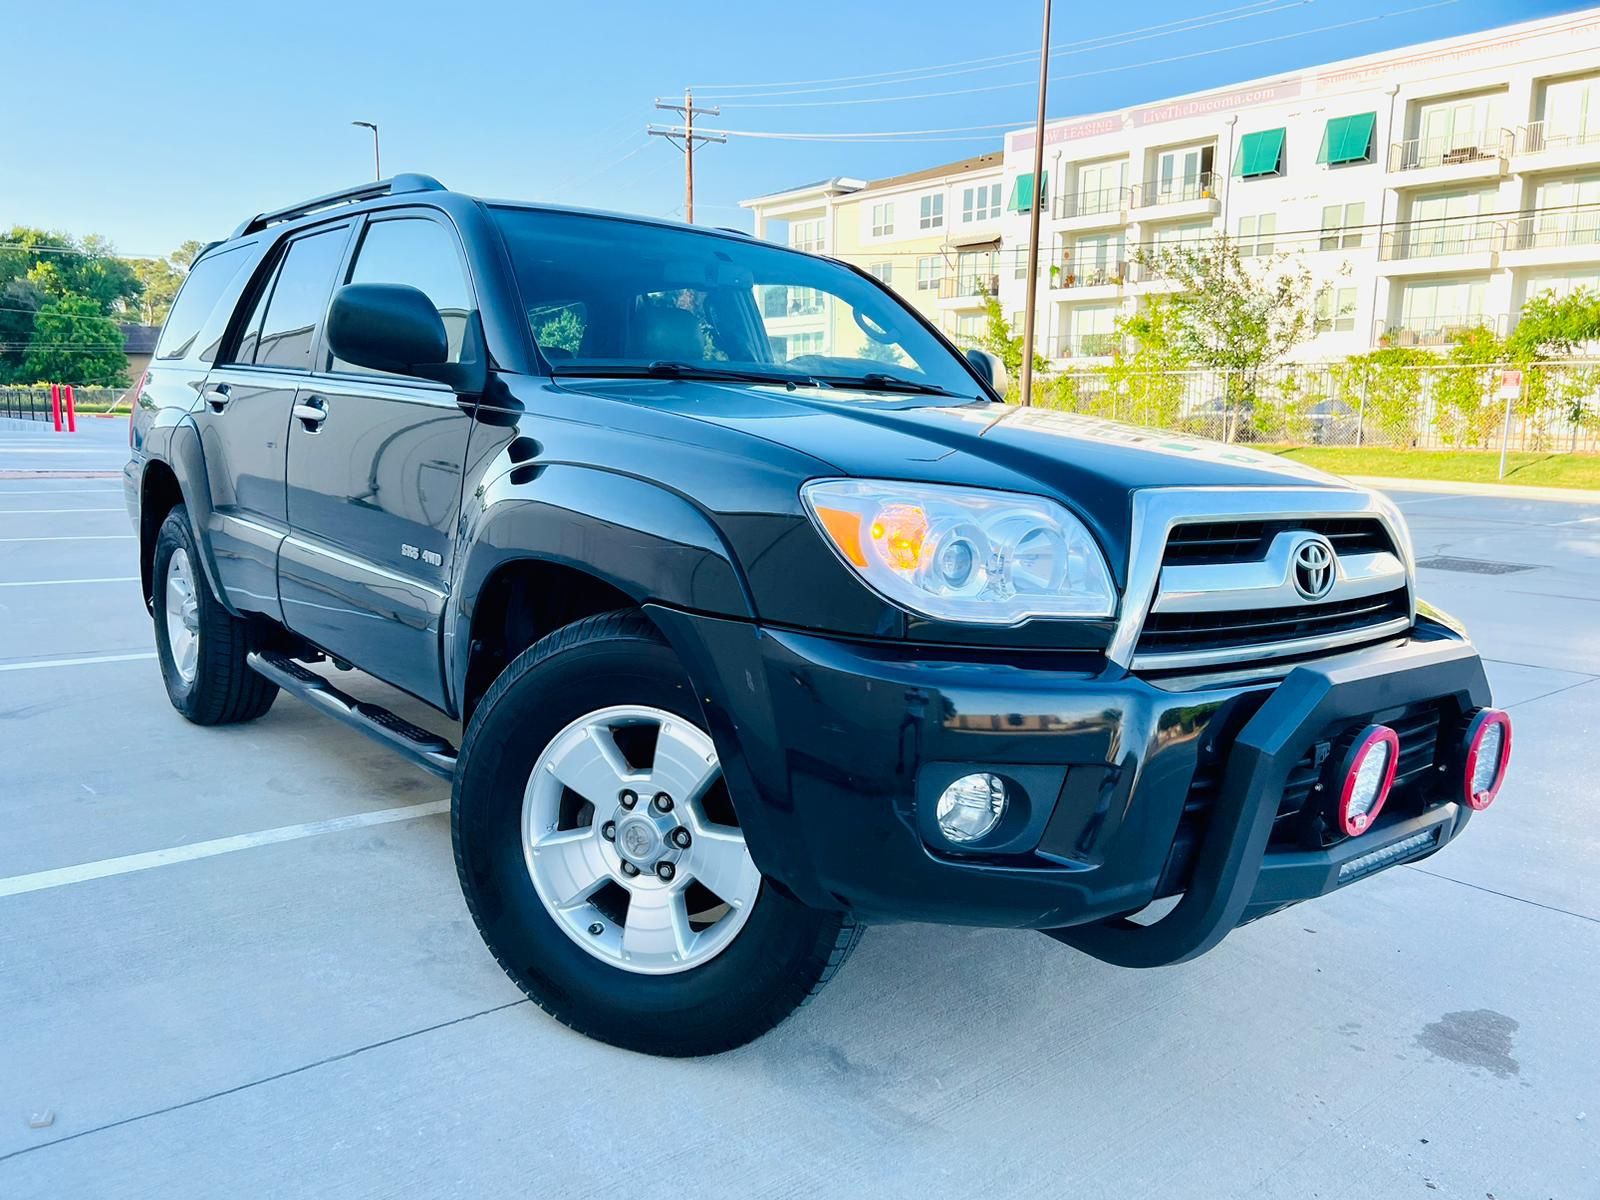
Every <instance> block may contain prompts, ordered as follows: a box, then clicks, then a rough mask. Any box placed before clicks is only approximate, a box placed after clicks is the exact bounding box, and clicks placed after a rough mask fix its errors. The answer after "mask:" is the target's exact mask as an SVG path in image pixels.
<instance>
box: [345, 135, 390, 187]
mask: <svg viewBox="0 0 1600 1200" xmlns="http://www.w3.org/2000/svg"><path fill="white" fill-rule="evenodd" d="M350 124H352V125H359V126H361V128H363V129H370V130H372V177H373V178H374V179H382V178H383V160H382V159H381V158H379V157H378V126H377V124H376V123H374V122H372V121H351V122H350Z"/></svg>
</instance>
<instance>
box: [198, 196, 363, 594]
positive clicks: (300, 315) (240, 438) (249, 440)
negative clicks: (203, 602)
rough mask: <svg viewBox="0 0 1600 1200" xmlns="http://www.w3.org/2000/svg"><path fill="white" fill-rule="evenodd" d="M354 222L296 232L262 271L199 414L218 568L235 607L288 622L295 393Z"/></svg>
mask: <svg viewBox="0 0 1600 1200" xmlns="http://www.w3.org/2000/svg"><path fill="white" fill-rule="evenodd" d="M352 229H353V223H351V222H348V221H346V222H342V223H340V224H337V225H332V226H320V227H318V228H316V229H314V230H311V231H308V232H306V233H303V234H297V235H295V236H294V237H292V238H290V239H288V240H287V241H286V242H285V243H284V245H283V246H281V247H279V248H278V252H277V254H276V255H275V256H273V257H272V258H271V259H269V261H268V262H267V263H266V265H265V267H264V269H263V270H262V271H260V272H258V276H257V280H256V284H255V289H254V291H253V292H251V293H250V294H249V296H248V297H247V298H246V299H245V300H244V301H243V304H242V308H243V310H244V312H245V314H246V315H245V316H244V318H243V320H242V321H240V322H239V323H238V324H237V326H236V327H235V329H234V330H233V331H232V333H231V340H230V341H229V342H228V343H227V344H225V346H224V349H223V352H222V354H221V356H220V357H219V359H218V361H217V364H216V365H215V366H214V367H212V369H211V372H210V373H209V374H208V375H207V377H206V383H205V391H204V395H203V397H202V399H201V403H200V405H199V406H198V407H197V409H196V410H195V412H194V420H195V424H196V425H197V426H198V427H199V430H200V441H201V446H202V449H203V450H204V454H205V462H206V475H207V479H208V483H209V486H210V489H211V518H210V529H209V531H208V532H209V533H210V537H211V545H212V552H213V554H214V556H215V558H216V563H217V574H218V576H219V579H220V582H221V584H222V587H223V590H224V591H225V592H226V593H227V595H228V599H229V600H230V601H231V602H232V603H233V604H234V606H235V607H237V608H240V609H245V610H249V611H252V612H261V613H265V614H267V615H268V616H270V617H272V618H273V619H274V620H282V610H281V608H280V606H279V603H278V584H277V560H278V546H279V543H281V542H282V540H283V538H284V536H285V535H286V534H287V533H288V531H289V526H288V515H287V506H286V504H285V501H284V464H285V457H286V454H287V438H288V433H289V414H290V410H291V409H292V408H293V407H294V399H295V393H296V391H297V390H298V389H299V388H300V385H301V384H302V383H304V382H305V381H306V380H307V378H308V377H309V375H310V373H311V354H312V350H313V348H314V347H315V344H316V339H317V334H318V328H319V326H320V324H321V321H322V314H323V312H324V311H325V310H326V308H327V304H328V295H329V293H330V292H331V290H332V288H333V281H334V279H335V278H336V277H337V275H338V270H339V264H340V263H341V262H342V261H343V259H344V256H345V251H346V248H347V247H348V245H349V241H350V234H351V231H352Z"/></svg>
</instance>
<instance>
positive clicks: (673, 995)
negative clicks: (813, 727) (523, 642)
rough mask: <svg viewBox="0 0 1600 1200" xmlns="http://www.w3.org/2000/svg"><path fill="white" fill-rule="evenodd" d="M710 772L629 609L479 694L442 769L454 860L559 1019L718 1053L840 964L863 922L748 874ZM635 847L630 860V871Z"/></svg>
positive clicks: (704, 742)
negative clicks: (454, 754) (669, 867)
mask: <svg viewBox="0 0 1600 1200" xmlns="http://www.w3.org/2000/svg"><path fill="white" fill-rule="evenodd" d="M652 728H653V729H654V734H653V737H654V740H653V742H652V741H651V733H650V731H651V730H652ZM608 739H609V746H610V750H617V751H618V752H619V753H620V755H621V758H620V759H618V758H617V757H616V756H615V755H612V754H611V753H610V752H609V751H607V750H606V749H605V743H606V741H607V740H608ZM597 747H598V748H597ZM619 747H620V749H619ZM689 751H693V753H690V752H689ZM701 753H704V754H705V755H706V757H704V758H700V757H697V755H699V754H701ZM619 764H620V766H619ZM558 769H559V773H560V777H557V771H558ZM619 770H620V772H621V773H620V774H619V773H618V772H619ZM629 772H632V773H634V774H633V776H632V782H633V786H632V787H630V786H629V784H630V775H629ZM720 775H721V771H720V767H719V766H717V765H716V751H715V749H714V748H713V747H712V746H711V741H710V738H709V736H708V735H707V734H706V732H705V728H704V720H703V717H702V715H701V712H700V707H699V704H698V702H697V701H696V699H695V692H694V690H693V688H692V686H691V685H690V682H689V679H688V677H687V675H686V674H685V673H684V670H683V668H682V666H681V665H679V663H678V660H677V658H676V657H675V656H674V655H673V653H672V651H671V650H670V649H669V648H668V646H667V645H666V643H665V642H664V641H663V640H662V638H661V635H660V634H659V633H658V632H657V631H656V630H655V627H654V626H652V625H651V624H650V622H649V621H648V620H647V619H646V618H645V617H644V615H643V614H642V613H639V612H637V611H635V610H622V611H619V612H612V613H604V614H601V615H599V616H595V617H589V618H586V619H584V620H581V621H577V622H575V623H573V624H571V625H568V626H566V627H565V628H563V629H560V630H557V631H556V632H554V633H552V634H550V635H549V636H547V637H545V638H544V639H543V640H542V641H540V642H538V643H537V644H536V645H534V646H533V647H532V648H530V649H529V650H527V651H525V652H524V653H523V654H521V655H520V656H518V657H517V659H516V660H515V661H514V662H512V663H511V664H510V665H509V666H508V667H507V668H506V669H505V671H504V672H503V673H502V674H501V676H500V677H499V679H497V680H496V681H495V683H494V685H493V686H492V687H491V688H490V689H489V692H488V694H487V695H485V696H484V698H483V700H482V702H481V703H480V704H479V705H478V708H477V710H476V712H475V713H474V714H473V717H472V720H471V722H470V724H469V725H468V728H467V733H466V738H465V740H464V743H463V745H462V749H461V756H460V760H459V764H458V766H457V769H456V776H455V787H454V794H453V804H452V827H453V833H454V842H455V854H456V869H457V871H458V873H459V874H460V877H461V886H462V890H463V891H464V892H465V894H466V900H467V907H468V908H469V909H470V910H471V912H472V918H473V920H474V921H475V922H476V923H477V926H478V930H479V932H480V933H481V934H482V935H483V940H484V941H485V942H486V943H487V944H488V947H489V949H490V951H491V952H493V954H494V956H495V958H496V959H497V960H498V961H499V963H500V965H501V966H502V967H503V968H504V969H505V971H506V973H507V974H508V975H509V976H511V978H512V979H513V980H514V981H515V982H516V983H517V985H518V986H519V987H521V988H522V990H523V991H524V992H525V993H527V995H528V997H529V998H530V999H531V1000H533V1002H534V1003H535V1004H537V1005H539V1007H540V1008H542V1009H544V1010H545V1011H546V1012H548V1013H549V1014H550V1015H551V1016H553V1017H555V1018H556V1019H557V1020H558V1021H561V1022H562V1023H563V1024H566V1025H568V1026H570V1027H571V1028H573V1029H575V1030H577V1031H578V1032H580V1033H583V1034H587V1035H588V1036H590V1037H593V1038H597V1039H599V1040H600V1041H604V1042H609V1043H611V1044H612V1045H614V1046H621V1047H623V1048H625V1049H628V1050H635V1051H639V1052H641V1053H645V1054H657V1055H666V1056H671V1057H692V1056H698V1055H706V1054H717V1053H720V1052H722V1051H725V1050H731V1049H733V1048H735V1047H737V1046H742V1045H744V1044H745V1043H747V1042H749V1041H752V1040H754V1039H755V1038H758V1037H760V1036H761V1035H762V1034H764V1033H766V1032H767V1031H768V1030H770V1029H772V1028H773V1027H774V1026H776V1025H777V1024H778V1023H779V1022H781V1021H782V1020H784V1018H786V1017H787V1016H788V1015H789V1014H790V1013H791V1012H793V1011H794V1010H795V1009H796V1008H797V1007H799V1006H800V1005H801V1004H804V1003H805V1002H806V1001H807V1000H809V999H810V998H811V997H812V996H813V995H815V994H816V992H817V991H819V990H820V989H821V987H822V986H823V984H825V983H826V982H827V981H828V980H829V979H830V978H831V977H832V976H833V974H834V972H835V971H837V970H838V968H839V967H840V966H842V965H843V963H844V960H845V959H846V958H847V957H848V955H849V953H850V951H851V950H852V949H853V948H854V946H855V943H856V941H857V940H858V938H859V936H860V926H859V925H857V923H856V922H855V921H853V920H852V919H850V918H849V917H847V916H846V915H844V914H842V913H836V912H822V911H818V910H815V909H811V908H807V907H805V906H804V905H801V904H799V903H798V902H797V901H795V900H793V899H792V898H790V897H789V896H788V895H786V894H785V893H784V892H782V891H780V890H779V889H778V888H776V887H774V886H773V885H772V884H770V883H768V882H766V881H764V880H762V878H761V876H760V873H759V872H758V871H757V870H756V868H755V865H754V863H753V862H752V861H750V860H749V857H748V851H747V850H745V849H744V840H743V835H742V833H739V831H738V830H737V828H735V827H733V825H732V822H734V821H736V819H737V817H736V814H735V813H734V812H733V805H732V801H731V798H729V797H728V796H727V793H726V787H725V785H724V784H722V783H721V782H720ZM572 779H577V780H578V782H579V785H580V788H573V787H572V786H571V783H570V780H572ZM691 779H698V782H689V781H690V780H691ZM552 780H554V782H552ZM675 780H676V781H677V783H675V782H674V781H675ZM708 780H709V782H707V781H708ZM678 783H681V784H682V786H681V787H679V788H678V791H679V795H678V796H677V797H676V798H675V799H669V800H668V801H666V803H667V805H668V807H669V809H670V812H668V813H665V814H664V813H663V812H662V811H661V810H660V808H659V805H660V804H661V803H662V801H661V800H660V797H661V796H662V795H665V794H666V791H667V789H668V788H673V787H677V784H678ZM655 786H659V788H660V790H659V791H652V790H651V789H652V787H655ZM580 789H581V790H580ZM719 789H720V790H719ZM634 791H637V792H638V793H639V795H638V800H637V802H636V804H635V805H634V806H633V807H632V808H625V807H623V805H624V804H625V803H626V798H627V795H628V794H633V793H634ZM552 805H554V806H556V807H551V806H552ZM552 812H554V813H559V814H560V815H559V818H558V819H556V820H555V821H554V822H552V821H547V820H545V819H544V818H545V816H547V815H548V814H549V813H552ZM607 821H610V822H611V823H612V826H613V828H612V829H611V830H610V831H607V829H606V827H605V826H606V822H607ZM675 822H681V823H682V829H681V830H679V829H678V828H677V827H676V825H675V824H674V823H675ZM652 823H653V824H652ZM690 830H693V834H692V838H693V840H692V841H690V840H689V837H690V834H689V832H688V831H690ZM652 838H654V840H653V841H652V840H651V839H652ZM675 838H683V839H684V840H685V842H686V843H687V845H686V848H684V849H682V850H681V851H679V850H678V849H676V847H675V844H674V839H675ZM646 842H649V844H650V845H651V847H652V849H651V850H650V852H649V853H642V852H641V850H640V847H641V846H642V845H644V844H645V843H646ZM625 847H626V848H625ZM630 848H631V849H630ZM736 851H737V853H736ZM630 853H633V854H638V855H639V856H640V857H639V861H640V862H642V863H644V864H645V869H644V870H643V871H635V872H633V873H632V874H631V875H630V873H629V872H628V866H630V865H632V864H631V862H630V860H629V858H628V857H627V856H628V855H629V854H630ZM739 854H742V855H743V858H742V859H740V858H739V857H738V855H739ZM652 855H657V856H658V857H656V858H655V859H654V860H652V857H651V856H652ZM674 856H676V862H677V868H678V869H677V870H676V871H675V873H674V874H673V875H671V876H662V874H661V863H662V861H671V860H672V859H673V857H674ZM652 861H654V863H655V866H654V869H652V868H651V866H650V863H651V862H652ZM746 864H747V865H746ZM569 868H570V869H569ZM586 872H587V874H585V873H586ZM591 877H593V878H596V879H598V880H599V881H600V882H599V883H598V885H597V890H593V891H585V890H584V889H585V888H587V887H589V886H590V884H589V882H587V881H588V880H589V879H590V878H591ZM665 879H670V880H671V882H670V883H665V882H663V881H664V880H665ZM702 888H704V889H706V890H703V891H699V890H697V889H702ZM541 889H543V890H541ZM568 893H571V895H572V896H586V897H587V899H581V900H575V901H571V898H570V897H569V896H568ZM674 895H681V896H683V897H684V904H683V908H682V910H681V911H680V910H679V909H678V908H677V907H676V906H675V904H676V902H675V901H674V899H673V896H674ZM546 896H548V897H549V900H548V901H547V899H546V898H545V897H546ZM564 901H571V902H564ZM697 906H698V911H697ZM661 914H671V915H670V916H662V915H661ZM719 914H720V915H719ZM663 921H664V922H665V924H663V923H662V922H663ZM697 921H698V922H699V923H698V924H697ZM630 945H632V946H633V947H634V949H633V951H630V950H629V946H630ZM624 959H627V961H626V962H625V961H623V960H624Z"/></svg>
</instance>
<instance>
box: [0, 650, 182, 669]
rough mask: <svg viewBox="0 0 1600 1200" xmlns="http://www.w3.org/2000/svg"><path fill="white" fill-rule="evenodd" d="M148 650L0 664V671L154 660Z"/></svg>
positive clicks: (152, 653) (153, 655) (152, 654)
mask: <svg viewBox="0 0 1600 1200" xmlns="http://www.w3.org/2000/svg"><path fill="white" fill-rule="evenodd" d="M154 657H155V654H154V652H152V651H149V650H142V651H140V652H139V653H137V654H86V655H84V656H83V657H81V658H39V659H35V660H33V661H32V662H14V663H0V671H46V670H49V669H50V668H52V667H90V666H93V665H94V664H95V663H114V662H139V661H142V660H143V659H147V658H154Z"/></svg>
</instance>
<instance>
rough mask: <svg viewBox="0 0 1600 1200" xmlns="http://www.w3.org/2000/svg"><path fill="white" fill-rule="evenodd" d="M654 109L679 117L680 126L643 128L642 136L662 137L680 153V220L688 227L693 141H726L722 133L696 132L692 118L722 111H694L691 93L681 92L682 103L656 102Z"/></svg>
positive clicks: (691, 205) (691, 210)
mask: <svg viewBox="0 0 1600 1200" xmlns="http://www.w3.org/2000/svg"><path fill="white" fill-rule="evenodd" d="M656 107H657V108H658V109H660V110H662V111H663V112H675V113H677V114H678V115H679V116H680V117H682V118H683V124H682V125H681V126H674V127H669V128H662V127H661V126H659V125H647V126H645V133H647V134H648V135H649V136H651V137H660V138H666V139H667V141H669V142H671V143H672V144H673V145H674V146H677V147H678V149H680V150H682V151H683V219H684V220H685V221H686V222H688V223H689V224H690V225H693V224H694V147H695V143H696V142H702V143H704V142H726V141H727V140H728V138H727V135H726V134H722V133H696V132H695V131H694V119H695V117H697V116H699V115H701V114H702V113H703V114H705V115H706V116H708V117H720V116H721V115H722V110H721V109H720V108H717V107H716V106H715V105H712V106H710V107H707V108H697V107H695V102H694V90H693V89H692V88H685V89H684V90H683V103H682V104H674V103H669V102H667V101H664V100H660V99H658V100H657V101H656Z"/></svg>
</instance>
